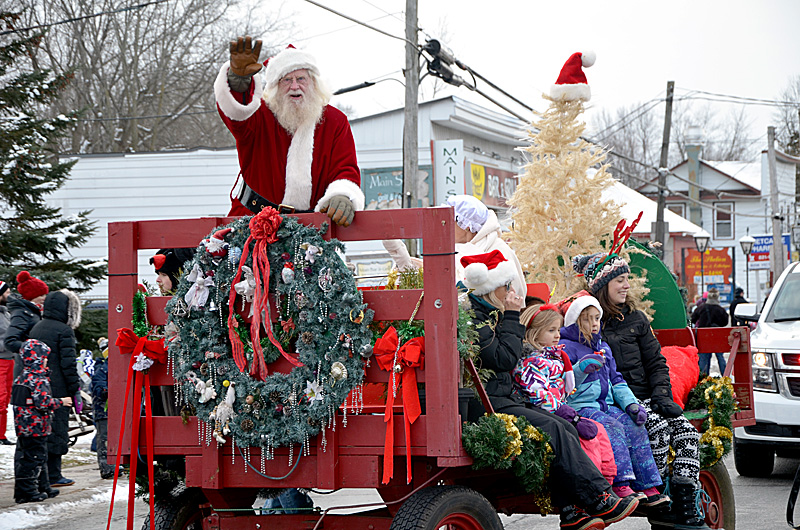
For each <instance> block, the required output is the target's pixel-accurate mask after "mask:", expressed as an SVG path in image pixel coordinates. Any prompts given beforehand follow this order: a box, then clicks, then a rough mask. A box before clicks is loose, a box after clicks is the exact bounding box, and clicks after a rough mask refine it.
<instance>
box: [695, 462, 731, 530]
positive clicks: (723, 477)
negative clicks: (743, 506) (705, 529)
mask: <svg viewBox="0 0 800 530" xmlns="http://www.w3.org/2000/svg"><path fill="white" fill-rule="evenodd" d="M700 485H701V486H702V488H703V490H705V492H706V493H707V494H708V496H709V497H710V498H711V501H710V502H709V504H708V506H706V507H705V512H706V524H707V525H708V526H710V527H711V528H725V530H734V529H735V528H736V500H735V499H734V497H733V484H731V476H730V475H729V474H728V468H727V467H725V464H723V463H722V460H720V461H719V462H717V463H716V464H714V465H713V466H711V467H710V468H708V469H704V470H702V471H700Z"/></svg>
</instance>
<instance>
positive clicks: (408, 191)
mask: <svg viewBox="0 0 800 530" xmlns="http://www.w3.org/2000/svg"><path fill="white" fill-rule="evenodd" d="M416 43H417V0H406V70H405V79H406V103H405V109H404V112H403V118H404V120H403V200H402V206H403V207H404V208H414V207H416V206H417V198H418V197H417V172H418V166H419V161H418V153H417V129H418V118H419V50H418V49H417V45H416ZM408 245H409V249H408V251H409V253H410V254H411V255H412V256H416V254H417V252H416V250H417V249H416V247H417V241H416V240H410V241H409V243H408Z"/></svg>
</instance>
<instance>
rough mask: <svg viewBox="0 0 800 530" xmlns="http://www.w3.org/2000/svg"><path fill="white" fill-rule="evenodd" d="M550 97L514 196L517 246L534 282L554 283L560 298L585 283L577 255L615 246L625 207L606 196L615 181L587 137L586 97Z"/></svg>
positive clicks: (514, 241)
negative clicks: (578, 274) (580, 281)
mask: <svg viewBox="0 0 800 530" xmlns="http://www.w3.org/2000/svg"><path fill="white" fill-rule="evenodd" d="M544 98H545V99H547V100H549V101H550V107H549V108H548V109H547V110H546V111H545V112H544V114H542V115H541V119H540V120H538V121H535V122H534V123H533V128H532V130H531V132H530V133H529V139H530V142H531V144H530V145H529V146H528V147H526V148H525V151H526V152H527V153H528V155H529V159H530V162H529V163H528V164H527V165H526V166H525V174H524V175H522V177H521V178H520V182H519V185H518V186H517V189H516V192H515V193H514V196H513V197H512V198H511V200H510V201H509V202H510V204H511V205H512V206H513V207H514V208H515V210H516V211H515V213H514V228H513V230H512V243H511V244H512V246H513V248H514V251H515V252H516V253H517V257H518V258H519V260H520V263H521V264H522V266H523V268H525V270H526V271H527V273H528V281H529V282H544V283H547V284H548V286H549V287H550V288H551V289H553V290H554V294H553V299H554V300H560V299H561V298H563V297H564V296H566V295H569V294H571V293H573V292H575V291H576V290H577V289H579V288H580V287H579V286H577V284H576V283H575V282H574V281H573V279H574V278H575V272H574V271H573V270H572V261H571V259H572V257H574V256H577V255H578V254H592V253H594V252H601V251H602V250H603V249H604V248H608V243H609V242H610V241H609V240H610V237H611V234H612V232H613V230H614V227H615V226H616V224H617V222H618V221H619V220H620V209H619V206H618V205H617V204H616V203H614V202H613V201H611V200H603V199H602V197H601V196H602V193H603V190H604V189H606V188H608V187H610V186H612V185H613V184H614V179H613V177H612V176H611V175H610V174H609V173H608V172H607V171H606V165H605V164H604V161H605V153H604V152H603V151H602V149H600V148H598V147H597V146H594V145H591V144H589V143H587V142H585V141H584V140H582V139H581V138H580V137H581V135H582V134H583V131H584V128H585V127H586V124H585V123H583V122H581V121H578V117H579V116H580V115H581V114H582V113H583V109H584V106H583V102H582V101H580V100H577V101H564V100H554V99H551V98H549V97H548V96H544ZM592 168H599V169H597V170H596V171H593V170H592Z"/></svg>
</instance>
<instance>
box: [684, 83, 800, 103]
mask: <svg viewBox="0 0 800 530" xmlns="http://www.w3.org/2000/svg"><path fill="white" fill-rule="evenodd" d="M676 88H677V87H676ZM680 90H686V91H688V94H687V96H690V95H691V94H705V95H707V96H716V97H720V98H726V99H727V100H731V99H732V100H739V101H741V102H745V103H746V102H750V103H753V104H756V105H774V106H780V107H797V106H800V102H798V101H781V100H777V99H761V98H750V97H744V96H733V95H730V94H718V93H716V92H706V91H705V90H694V89H688V88H681V89H680ZM689 99H705V98H689ZM710 101H718V100H714V99H710ZM727 103H733V101H727Z"/></svg>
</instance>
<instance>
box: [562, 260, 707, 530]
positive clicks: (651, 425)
mask: <svg viewBox="0 0 800 530" xmlns="http://www.w3.org/2000/svg"><path fill="white" fill-rule="evenodd" d="M573 267H574V269H575V270H576V272H578V273H579V274H583V277H584V280H585V281H586V285H587V290H588V291H589V292H590V293H592V294H593V295H594V296H595V297H596V298H597V300H598V301H599V302H600V306H601V307H602V309H603V316H602V321H603V325H602V330H601V333H602V336H603V338H604V339H605V341H606V342H607V343H608V345H609V347H610V348H611V353H612V354H613V355H614V360H615V361H616V363H617V370H619V372H620V373H621V374H622V376H623V377H624V378H625V381H627V383H628V387H629V388H630V389H631V390H632V391H633V393H634V395H635V396H636V397H637V398H638V400H639V402H640V404H642V405H644V407H645V411H646V412H647V421H646V422H645V428H646V429H647V432H648V434H649V436H650V440H651V443H650V445H651V448H652V450H653V458H654V459H655V461H656V465H657V466H658V470H659V473H660V474H661V478H662V479H663V480H664V481H665V482H666V481H669V483H670V497H671V499H672V503H671V504H670V507H669V508H668V509H667V510H664V511H662V512H658V513H653V514H650V515H649V518H650V522H651V524H653V525H654V526H659V525H660V524H666V525H667V526H668V527H669V528H676V529H680V530H686V529H691V530H696V529H703V530H708V526H706V524H705V522H704V521H703V518H702V516H701V515H700V513H698V510H697V506H696V504H695V496H696V494H697V493H698V492H699V474H700V457H699V441H700V434H699V433H698V432H697V429H695V428H694V426H693V425H692V424H691V423H689V420H688V419H686V417H685V416H684V415H683V410H682V409H681V407H680V406H679V405H677V404H676V403H675V402H674V401H673V399H672V385H671V383H670V377H669V367H668V366H667V360H666V359H665V358H664V356H663V355H662V354H661V345H660V344H659V343H658V340H656V337H655V335H654V334H653V330H652V328H651V327H650V321H649V320H648V318H647V315H645V314H644V313H643V312H642V311H640V310H638V309H636V307H635V302H634V301H633V299H632V298H631V297H629V293H628V291H629V289H630V283H629V282H628V277H629V275H630V267H629V266H628V263H627V262H626V261H625V260H624V259H622V258H621V257H620V256H618V255H617V254H610V255H609V254H605V253H598V254H592V255H590V256H577V257H576V258H575V260H574V262H573ZM670 446H671V447H672V449H673V450H674V451H675V458H674V459H673V461H672V466H671V468H670V466H669V462H668V457H669V454H668V451H665V450H664V448H666V447H670Z"/></svg>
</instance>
